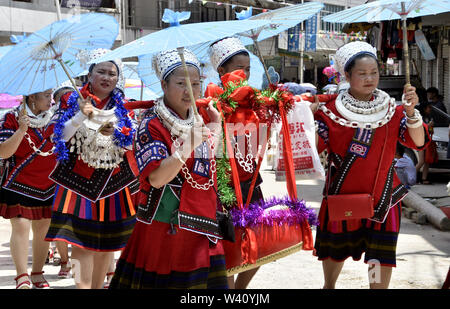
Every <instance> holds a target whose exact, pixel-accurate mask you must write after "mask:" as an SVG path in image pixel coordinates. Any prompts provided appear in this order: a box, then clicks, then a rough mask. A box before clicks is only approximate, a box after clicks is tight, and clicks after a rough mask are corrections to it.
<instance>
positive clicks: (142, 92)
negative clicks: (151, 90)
mask: <svg viewBox="0 0 450 309" xmlns="http://www.w3.org/2000/svg"><path fill="white" fill-rule="evenodd" d="M143 97H144V82H143V81H142V80H141V101H142V98H143Z"/></svg>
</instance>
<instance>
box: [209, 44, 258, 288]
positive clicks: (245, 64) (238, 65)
mask: <svg viewBox="0 0 450 309" xmlns="http://www.w3.org/2000/svg"><path fill="white" fill-rule="evenodd" d="M210 57H211V64H212V65H213V66H214V68H215V69H216V71H217V73H219V77H222V76H224V75H225V74H227V73H231V72H233V71H236V70H242V71H243V72H244V73H245V77H246V79H247V80H248V79H249V78H250V55H249V53H248V51H247V49H246V48H245V47H244V45H242V43H241V41H240V40H239V39H238V38H234V37H230V38H225V39H222V40H220V41H217V42H215V43H214V44H212V45H211V47H210ZM209 95H211V94H210V93H208V90H207V94H206V96H209ZM253 133H255V132H253ZM250 134H251V133H250ZM249 136H250V135H249V134H247V135H244V136H240V137H239V139H240V140H242V139H244V145H245V146H244V147H242V145H241V144H242V143H238V142H236V144H235V158H234V159H233V160H234V161H235V162H236V167H237V171H238V174H239V181H240V184H241V190H242V199H243V201H244V203H245V202H246V200H247V196H248V194H249V190H250V186H251V182H252V178H253V174H254V169H255V168H256V162H255V157H254V156H253V155H254V151H255V149H253V150H252V148H251V146H250V147H249V145H248V144H247V141H250V142H251V143H253V142H254V139H252V138H251V137H249ZM249 144H250V143H249ZM240 148H241V149H240ZM253 148H256V147H253ZM242 152H244V153H243V154H242ZM261 183H262V178H261V175H260V174H259V173H258V176H257V180H256V183H255V186H254V189H253V193H252V197H251V200H250V203H252V202H256V201H259V200H262V199H263V194H262V191H261ZM258 269H259V267H256V268H253V269H250V270H247V271H243V272H241V273H239V274H237V276H236V280H235V279H234V276H229V277H228V286H229V287H230V288H236V289H245V288H246V287H247V286H248V284H249V283H250V281H251V280H252V278H253V277H254V276H255V274H256V272H257V271H258Z"/></svg>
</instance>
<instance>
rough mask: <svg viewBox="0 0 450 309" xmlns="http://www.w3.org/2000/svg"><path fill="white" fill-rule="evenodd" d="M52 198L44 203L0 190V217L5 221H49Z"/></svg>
mask: <svg viewBox="0 0 450 309" xmlns="http://www.w3.org/2000/svg"><path fill="white" fill-rule="evenodd" d="M52 203H53V196H52V197H50V198H48V199H47V200H45V201H42V200H38V199H35V198H32V197H28V196H25V195H22V194H19V193H16V192H14V191H10V190H7V189H4V188H1V189H0V216H1V217H3V218H5V219H11V218H16V217H20V218H25V219H29V220H41V219H49V218H51V215H52Z"/></svg>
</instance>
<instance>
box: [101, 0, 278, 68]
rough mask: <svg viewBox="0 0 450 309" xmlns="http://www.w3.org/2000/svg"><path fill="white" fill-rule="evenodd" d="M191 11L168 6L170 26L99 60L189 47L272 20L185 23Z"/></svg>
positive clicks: (165, 15)
mask: <svg viewBox="0 0 450 309" xmlns="http://www.w3.org/2000/svg"><path fill="white" fill-rule="evenodd" d="M190 14H191V13H190V12H173V11H172V10H169V9H166V10H164V15H163V17H162V21H163V22H165V23H169V24H170V27H168V28H165V29H162V30H159V31H157V32H153V33H150V34H147V35H146V36H143V37H141V38H139V39H137V40H135V41H132V42H130V43H128V44H125V45H123V46H121V47H119V48H117V49H115V50H113V51H111V52H109V53H107V54H106V55H104V56H103V57H101V58H100V59H99V60H98V61H108V60H114V59H117V58H128V57H137V56H141V55H146V54H152V53H156V52H160V51H164V50H171V49H176V48H182V47H189V46H193V45H197V44H200V43H205V42H213V41H217V40H219V39H222V38H224V37H228V36H231V35H234V34H236V33H240V32H243V31H249V30H251V29H257V28H259V27H262V26H264V25H267V24H268V23H269V22H268V21H265V20H252V21H250V20H245V21H239V20H233V21H215V22H204V23H191V24H183V25H181V24H180V22H182V21H186V20H187V19H189V17H190Z"/></svg>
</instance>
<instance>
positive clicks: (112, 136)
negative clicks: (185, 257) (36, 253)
mask: <svg viewBox="0 0 450 309" xmlns="http://www.w3.org/2000/svg"><path fill="white" fill-rule="evenodd" d="M93 53H94V55H93V56H91V59H95V58H96V56H98V55H99V54H102V53H104V51H103V50H95V51H93ZM120 76H121V63H120V61H109V62H102V63H97V64H92V65H91V67H90V68H89V74H88V83H87V84H86V85H85V86H84V87H83V88H82V89H81V91H80V92H81V94H82V96H83V99H80V98H79V97H78V93H77V92H75V91H74V92H71V93H69V94H66V95H64V96H62V98H61V108H60V110H59V115H58V118H57V119H56V123H55V129H54V132H55V137H54V140H55V147H56V149H55V152H57V155H58V161H59V162H58V165H57V166H56V168H55V169H54V171H53V172H52V173H51V175H50V178H51V179H52V180H54V181H55V182H56V183H57V187H56V192H55V200H54V204H53V213H52V221H51V225H50V228H49V231H48V233H47V236H46V240H48V241H64V242H67V243H69V244H72V256H71V257H72V265H73V261H74V260H76V261H77V264H78V265H77V266H75V277H76V278H75V279H76V285H77V287H78V288H93V289H98V288H102V287H103V283H104V279H105V275H106V273H107V270H108V266H109V265H110V263H111V260H112V259H113V257H114V251H119V250H121V249H123V248H124V247H125V245H126V243H127V241H128V238H129V236H130V235H131V232H132V230H133V227H134V223H135V210H134V205H133V202H132V200H133V197H132V194H134V192H135V191H136V190H135V189H134V188H135V187H137V186H136V184H138V180H137V177H136V174H137V171H134V170H133V168H134V157H133V155H132V149H131V147H132V146H131V143H132V137H133V133H134V124H133V120H132V119H131V118H130V117H131V116H130V115H129V114H128V112H127V110H126V109H125V108H124V106H123V105H124V103H125V100H124V98H123V93H122V92H121V90H119V89H118V88H117V87H116V86H117V84H118V81H119V79H120ZM66 147H67V148H66ZM77 267H78V269H77Z"/></svg>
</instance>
